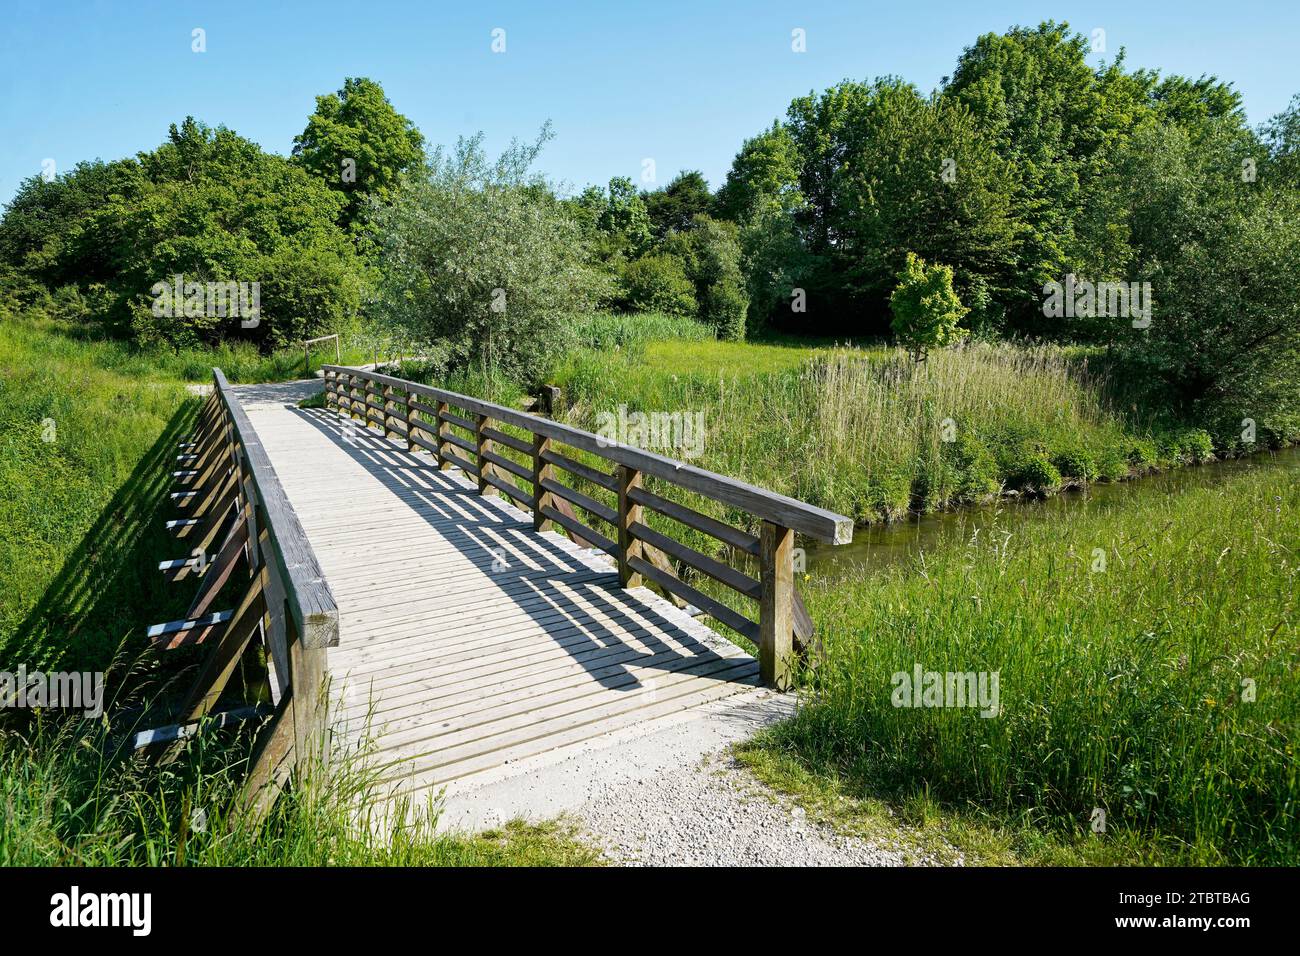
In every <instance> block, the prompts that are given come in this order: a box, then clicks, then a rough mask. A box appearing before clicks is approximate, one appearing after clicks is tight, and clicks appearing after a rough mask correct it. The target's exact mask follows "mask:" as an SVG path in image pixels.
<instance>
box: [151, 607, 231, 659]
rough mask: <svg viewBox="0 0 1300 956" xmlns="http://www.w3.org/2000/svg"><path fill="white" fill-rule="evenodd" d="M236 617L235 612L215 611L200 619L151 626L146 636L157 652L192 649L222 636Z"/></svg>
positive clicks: (193, 618)
mask: <svg viewBox="0 0 1300 956" xmlns="http://www.w3.org/2000/svg"><path fill="white" fill-rule="evenodd" d="M234 615H235V612H234V611H214V612H213V613H211V614H204V615H201V616H199V617H192V618H183V619H181V620H179V621H166V622H164V623H162V624H154V625H153V626H151V627H150V628H149V630H148V631H147V632H146V635H147V636H148V638H149V640H150V641H152V642H153V646H154V647H155V648H156V649H157V650H162V651H171V650H175V649H176V648H178V647H190V646H192V645H194V644H202V643H203V642H204V641H206V640H209V639H210V638H213V637H219V636H221V635H222V634H223V633H225V631H226V628H227V627H229V625H230V621H231V619H232V618H233V617H234Z"/></svg>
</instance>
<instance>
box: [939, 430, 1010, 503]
mask: <svg viewBox="0 0 1300 956" xmlns="http://www.w3.org/2000/svg"><path fill="white" fill-rule="evenodd" d="M945 447H946V449H947V451H946V454H947V455H948V457H949V459H950V460H951V461H952V464H953V466H954V468H955V469H956V480H957V497H958V498H960V499H961V500H962V501H982V500H984V499H986V498H988V497H989V496H990V495H994V494H996V493H997V491H998V489H999V488H1000V487H1001V484H1000V483H999V481H998V477H997V474H998V466H997V462H995V461H994V460H993V455H992V454H990V452H989V450H988V448H987V447H986V446H985V445H984V443H983V442H982V441H980V439H979V438H977V437H976V436H975V435H973V434H971V433H970V432H969V431H967V430H962V431H961V432H960V433H959V434H958V435H957V440H956V441H954V442H951V443H949V444H948V445H947V446H945Z"/></svg>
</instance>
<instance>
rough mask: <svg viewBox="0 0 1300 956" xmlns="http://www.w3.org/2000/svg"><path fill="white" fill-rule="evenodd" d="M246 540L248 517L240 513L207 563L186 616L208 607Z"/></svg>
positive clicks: (242, 549) (231, 569) (222, 584)
mask: <svg viewBox="0 0 1300 956" xmlns="http://www.w3.org/2000/svg"><path fill="white" fill-rule="evenodd" d="M247 541H248V518H247V516H246V515H241V516H240V517H239V518H236V519H235V523H234V524H233V525H232V526H231V528H230V532H229V533H228V534H227V535H226V540H225V541H224V542H222V545H221V549H220V550H219V551H218V552H217V556H216V557H215V558H213V559H212V563H211V564H209V565H208V570H207V573H206V574H204V575H203V580H202V581H200V582H199V590H198V593H197V594H195V595H194V600H193V602H191V604H190V609H189V610H188V611H187V612H186V613H185V616H186V617H195V616H196V615H199V614H202V613H203V612H204V611H206V610H207V609H208V606H209V605H210V604H211V603H212V601H213V600H214V599H215V598H216V596H217V595H218V594H219V593H220V592H221V589H222V588H223V587H224V586H225V584H226V582H227V581H229V580H230V575H231V572H233V571H234V570H235V565H236V564H237V563H238V560H237V559H238V558H239V557H240V556H241V555H243V554H244V546H245V544H246V543H247Z"/></svg>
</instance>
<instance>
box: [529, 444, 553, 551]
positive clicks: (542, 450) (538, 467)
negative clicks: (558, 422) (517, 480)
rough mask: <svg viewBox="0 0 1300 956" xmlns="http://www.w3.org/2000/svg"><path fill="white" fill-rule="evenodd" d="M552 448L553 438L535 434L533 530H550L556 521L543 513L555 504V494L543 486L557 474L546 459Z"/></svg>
mask: <svg viewBox="0 0 1300 956" xmlns="http://www.w3.org/2000/svg"><path fill="white" fill-rule="evenodd" d="M550 448H551V440H550V439H549V438H547V437H546V436H545V435H538V434H534V435H533V530H534V531H549V530H551V528H553V527H554V526H555V522H553V521H551V520H550V519H549V518H547V517H546V515H545V514H543V513H542V512H543V509H545V508H552V507H554V506H555V496H554V495H553V494H551V493H550V492H549V491H547V490H546V488H545V487H544V486H543V482H544V481H546V480H549V479H551V478H553V477H554V476H555V469H554V467H553V466H552V465H551V463H550V462H549V461H547V460H546V453H547V452H548V451H549V450H550Z"/></svg>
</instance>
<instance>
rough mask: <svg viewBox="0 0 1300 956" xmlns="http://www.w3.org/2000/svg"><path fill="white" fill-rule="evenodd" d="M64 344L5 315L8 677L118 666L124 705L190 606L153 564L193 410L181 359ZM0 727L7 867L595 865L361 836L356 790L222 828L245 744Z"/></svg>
mask: <svg viewBox="0 0 1300 956" xmlns="http://www.w3.org/2000/svg"><path fill="white" fill-rule="evenodd" d="M75 333H76V330H75V329H74V328H72V327H70V326H67V325H64V324H61V323H57V322H54V321H52V320H49V319H47V318H44V317H39V316H37V317H23V318H18V317H16V316H13V315H5V316H3V317H0V528H3V535H0V670H7V671H11V672H12V671H14V670H16V669H17V667H18V666H19V665H20V664H25V665H26V666H27V668H28V670H29V671H30V670H35V669H37V668H38V667H39V668H44V669H49V670H53V669H64V670H69V669H75V670H81V669H89V670H102V669H105V668H108V667H109V666H110V665H114V667H113V669H111V670H110V672H109V675H108V677H107V680H106V684H107V692H108V695H109V697H110V698H116V700H117V703H118V704H119V705H122V704H125V703H132V702H135V701H136V700H138V699H140V698H141V696H142V695H143V696H146V697H147V696H148V695H151V694H152V693H154V692H156V691H155V690H154V689H155V688H156V687H157V686H158V681H159V680H160V678H161V675H159V674H158V673H157V671H158V665H157V657H156V655H152V654H148V653H147V652H146V653H142V644H143V640H142V637H143V627H144V625H146V624H148V623H152V622H154V621H159V620H166V619H168V618H169V617H175V616H177V615H178V614H180V613H182V612H183V610H184V603H185V601H186V600H187V598H188V596H189V595H188V594H182V593H180V592H179V591H177V590H176V589H171V590H168V586H166V585H164V583H163V582H162V580H161V576H160V575H159V574H158V572H157V570H156V568H157V562H158V561H159V560H161V559H162V558H168V557H175V556H176V543H175V542H174V541H172V540H170V539H169V538H167V536H166V535H165V533H164V532H163V528H162V521H163V518H164V513H165V512H166V511H167V508H166V506H165V501H166V497H165V496H166V492H167V490H168V485H169V484H170V481H169V478H168V471H169V465H170V463H171V461H172V457H171V456H172V455H174V454H175V444H176V442H177V441H178V440H179V436H180V435H181V434H183V433H184V432H186V431H187V430H188V429H189V427H190V422H191V420H192V417H193V414H194V411H195V407H196V404H197V402H196V401H195V400H194V399H193V398H192V396H189V395H188V394H187V393H186V391H185V389H184V386H183V384H182V381H183V379H184V378H187V377H191V376H190V374H189V373H190V369H189V368H188V366H187V365H186V364H185V363H188V362H190V361H191V360H192V359H193V357H187V358H184V359H183V361H180V363H179V364H178V360H177V359H176V358H175V357H174V356H158V355H139V354H136V353H134V352H133V351H132V350H130V349H128V348H125V347H124V346H122V345H120V344H117V343H105V342H93V341H86V340H84V339H81V338H78V337H77V336H76V334H75ZM228 357H229V356H218V357H217V358H216V360H217V361H221V360H222V359H223V358H228ZM51 423H52V427H51ZM46 438H48V439H49V440H45V439H46ZM124 688H125V689H124ZM27 717H32V719H31V720H25V719H24V718H27ZM0 718H3V719H0V806H3V807H4V812H5V817H4V820H5V825H4V827H3V829H2V830H0V864H10V865H38V864H53V863H83V864H93V865H115V864H139V863H152V864H159V863H181V862H188V863H211V864H223V865H294V864H323V863H348V864H357V865H360V864H368V863H379V864H409V865H426V864H427V865H435V864H486V865H512V864H554V863H558V864H583V863H589V862H592V860H593V856H592V854H591V852H590V851H589V850H587V849H586V848H584V847H582V846H580V845H579V844H577V843H576V842H574V841H573V840H572V839H571V836H570V834H569V833H568V832H567V831H565V830H563V829H562V828H557V827H554V826H550V827H523V826H518V825H514V826H511V827H508V828H506V829H505V830H502V831H499V832H496V833H493V834H488V835H484V836H482V837H478V838H473V839H462V838H458V837H439V836H435V835H434V834H433V833H432V832H431V831H430V830H429V829H428V828H427V827H419V826H417V827H415V828H414V829H413V830H412V831H411V833H409V834H408V835H407V836H406V837H405V838H404V839H402V840H399V841H395V842H381V841H376V840H373V839H370V838H366V837H363V836H362V835H359V834H357V833H356V832H355V831H354V830H353V828H351V827H350V826H349V825H348V815H347V814H346V812H343V811H342V810H341V809H340V808H342V807H344V806H345V805H346V798H348V797H352V796H355V795H356V792H357V790H358V789H360V788H362V787H364V782H363V783H362V784H357V783H355V782H353V783H352V784H346V783H338V782H336V783H334V784H331V787H332V788H333V789H332V790H330V791H329V792H322V793H318V794H309V795H304V796H303V797H302V798H301V799H298V800H286V801H282V805H281V807H280V808H279V809H278V811H277V813H278V817H277V819H276V820H275V821H273V823H272V824H271V826H270V827H269V829H267V830H265V831H261V832H257V833H254V832H251V831H246V830H243V829H240V828H239V827H237V826H236V827H235V828H234V829H233V830H231V829H229V828H227V827H225V826H219V825H218V823H220V822H221V821H222V817H223V814H224V813H225V809H224V808H228V807H229V806H230V803H231V800H232V799H233V796H234V794H235V793H236V792H237V784H238V780H239V776H240V768H241V767H242V766H243V765H244V761H245V759H246V757H247V752H246V747H247V736H246V735H245V737H243V738H235V739H230V738H224V739H223V738H221V737H220V736H219V735H209V736H206V737H204V738H203V739H202V740H200V741H198V742H196V743H195V744H193V745H192V747H191V749H190V752H189V754H188V756H187V759H185V760H182V761H180V762H179V763H178V764H176V765H174V766H173V767H172V768H171V769H169V770H168V771H166V772H164V773H158V772H157V771H155V770H145V768H143V767H142V766H140V765H138V764H136V763H135V762H133V761H129V760H127V761H123V760H117V761H112V760H105V759H104V758H103V757H102V756H101V753H100V750H101V747H102V745H103V744H104V739H105V732H106V728H105V727H104V726H101V725H97V724H95V723H93V722H89V721H84V720H82V719H80V718H79V717H72V718H70V719H63V718H62V717H60V716H59V715H50V714H45V715H41V714H38V715H34V716H33V715H31V714H27V713H23V714H16V713H10V714H7V715H2V714H0ZM340 786H351V791H350V792H349V793H348V794H340V793H339V792H338V787H340ZM200 807H201V808H205V809H204V812H205V813H207V814H209V815H210V821H209V824H208V825H207V826H206V828H205V829H204V830H203V831H201V832H200V831H199V830H198V829H196V828H195V826H193V825H192V824H191V823H190V822H189V821H190V820H191V818H192V815H193V811H194V809H195V808H200Z"/></svg>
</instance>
